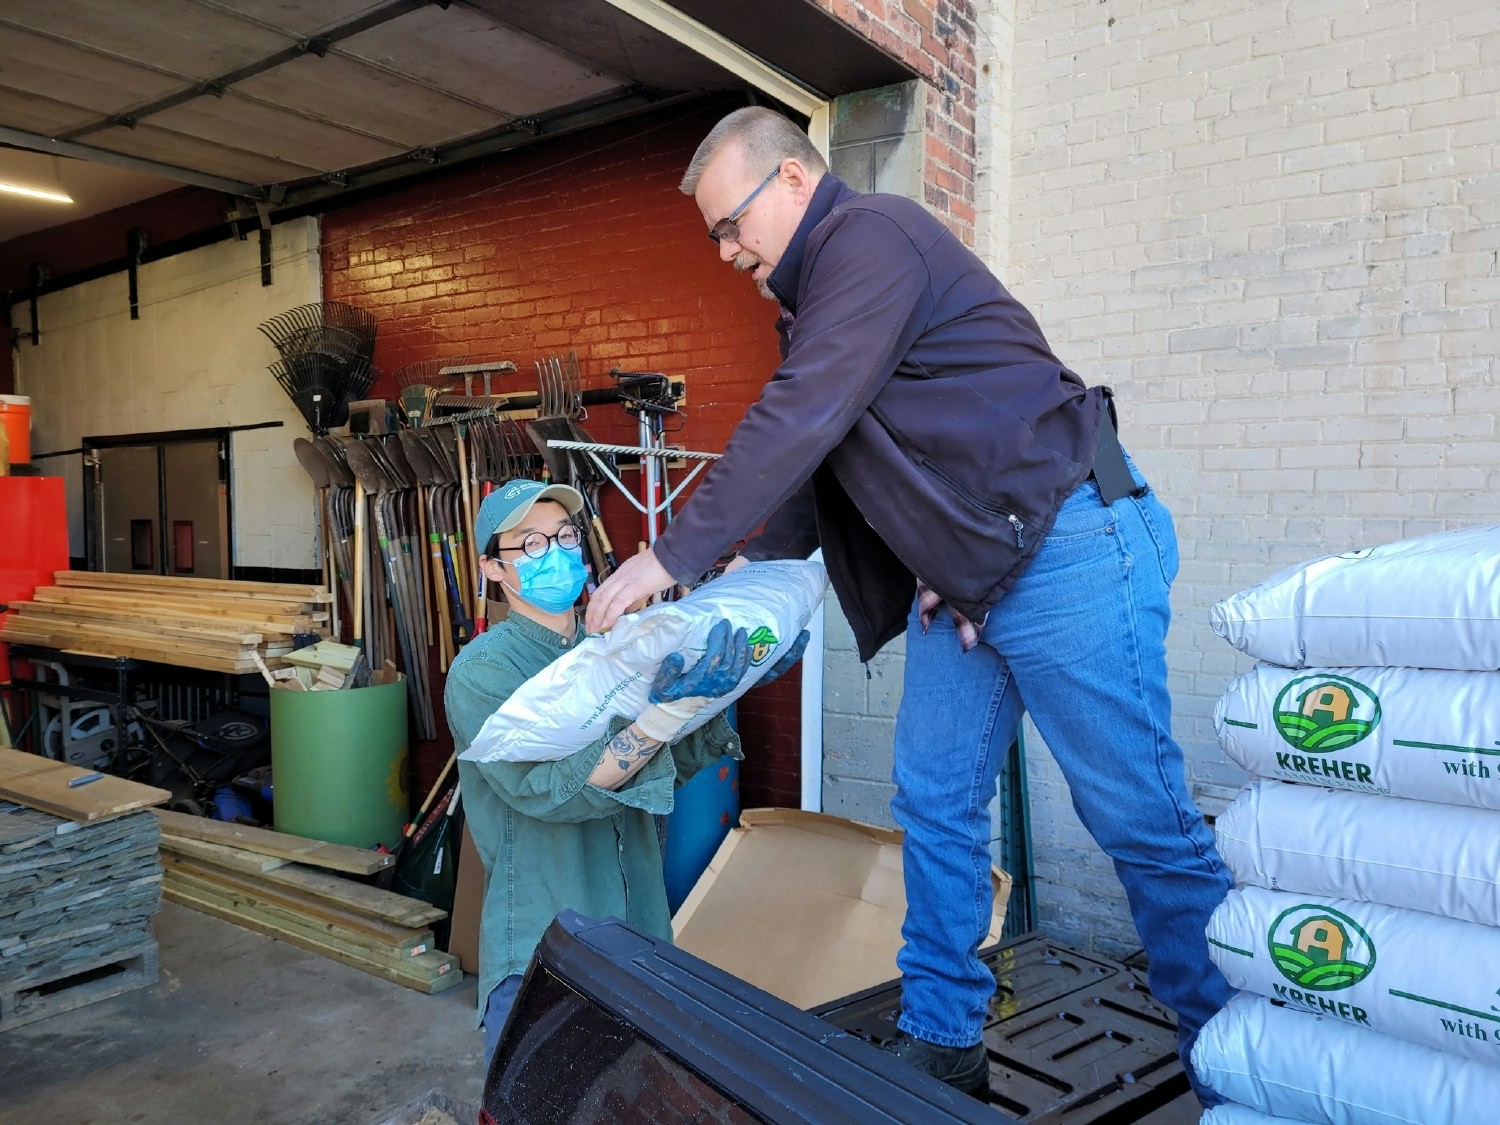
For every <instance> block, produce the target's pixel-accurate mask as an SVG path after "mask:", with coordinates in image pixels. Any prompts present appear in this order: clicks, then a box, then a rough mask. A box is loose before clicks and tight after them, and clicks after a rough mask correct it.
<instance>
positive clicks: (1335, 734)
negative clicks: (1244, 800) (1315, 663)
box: [1214, 664, 1500, 809]
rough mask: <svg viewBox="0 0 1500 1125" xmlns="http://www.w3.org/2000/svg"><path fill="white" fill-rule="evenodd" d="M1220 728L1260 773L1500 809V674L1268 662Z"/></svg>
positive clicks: (1231, 691) (1234, 689) (1227, 748)
mask: <svg viewBox="0 0 1500 1125" xmlns="http://www.w3.org/2000/svg"><path fill="white" fill-rule="evenodd" d="M1214 727H1215V729H1216V730H1217V731H1218V733H1219V745H1220V746H1221V747H1223V749H1224V753H1225V754H1226V755H1227V756H1228V757H1229V759H1230V760H1231V761H1233V762H1234V763H1235V764H1236V765H1238V766H1240V767H1242V768H1243V769H1244V770H1245V771H1246V772H1248V773H1250V774H1253V775H1255V776H1257V777H1276V778H1280V779H1282V780H1283V781H1305V782H1310V783H1311V784H1314V785H1326V786H1329V787H1332V788H1337V789H1357V790H1359V791H1361V792H1365V793H1387V794H1391V795H1392V796H1396V797H1412V798H1415V799H1417V800H1420V801H1441V802H1443V803H1445V804H1450V805H1472V806H1474V807H1476V808H1484V809H1500V672H1447V671H1434V670H1418V669H1410V668H1318V669H1311V670H1302V671H1292V670H1290V669H1287V668H1275V667H1272V666H1270V665H1265V664H1263V665H1260V666H1259V667H1257V668H1254V669H1252V670H1251V671H1250V672H1247V673H1246V674H1245V675H1243V676H1241V677H1240V678H1239V679H1237V680H1235V681H1234V682H1233V683H1232V684H1230V685H1229V687H1228V688H1227V689H1226V690H1225V692H1224V695H1223V696H1222V697H1221V698H1220V700H1219V702H1218V704H1217V706H1215V708H1214Z"/></svg>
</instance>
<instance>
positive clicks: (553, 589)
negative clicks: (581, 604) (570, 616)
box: [513, 543, 589, 613]
mask: <svg viewBox="0 0 1500 1125" xmlns="http://www.w3.org/2000/svg"><path fill="white" fill-rule="evenodd" d="M513 565H514V566H515V569H516V577H517V578H519V579H520V580H521V588H520V589H519V590H517V591H515V592H516V593H517V594H519V595H520V596H521V597H522V598H524V599H525V600H526V601H528V602H530V603H531V604H532V605H534V606H536V607H537V609H539V610H541V611H542V612H543V613H564V612H566V611H567V610H568V609H571V608H572V606H573V603H574V602H576V601H577V600H578V595H579V594H581V593H583V584H584V583H585V582H586V581H588V576H589V572H588V570H587V569H586V568H585V567H584V565H583V550H582V548H580V547H559V546H558V545H557V544H555V543H554V544H553V545H552V546H551V547H550V548H548V550H547V553H546V554H545V555H543V556H542V557H541V558H539V559H533V558H526V557H522V558H519V559H517V560H516V561H515V563H514V564H513Z"/></svg>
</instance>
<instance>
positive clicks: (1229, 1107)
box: [1198, 1102, 1294, 1125]
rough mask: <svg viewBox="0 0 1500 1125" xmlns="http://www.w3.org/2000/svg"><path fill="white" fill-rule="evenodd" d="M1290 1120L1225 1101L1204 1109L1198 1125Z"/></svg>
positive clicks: (1250, 1124) (1268, 1123)
mask: <svg viewBox="0 0 1500 1125" xmlns="http://www.w3.org/2000/svg"><path fill="white" fill-rule="evenodd" d="M1292 1120H1294V1119H1293V1118H1290V1117H1272V1116H1271V1115H1270V1114H1269V1113H1262V1112H1261V1111H1260V1110H1258V1109H1251V1108H1250V1107H1249V1106H1247V1105H1240V1104H1239V1103H1238V1102H1225V1103H1224V1104H1223V1105H1216V1106H1214V1107H1213V1109H1207V1110H1204V1111H1203V1116H1202V1117H1200V1118H1198V1125H1276V1123H1277V1122H1278V1121H1292Z"/></svg>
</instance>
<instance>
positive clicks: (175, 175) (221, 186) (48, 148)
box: [0, 125, 279, 203]
mask: <svg viewBox="0 0 1500 1125" xmlns="http://www.w3.org/2000/svg"><path fill="white" fill-rule="evenodd" d="M0 144H7V145H14V146H15V147H16V148H24V149H26V150H27V151H29V152H45V153H47V154H48V155H49V156H71V157H75V158H76V159H78V160H92V161H93V162H94V163H96V164H110V165H113V166H114V167H116V168H128V169H129V170H130V171H132V172H145V173H146V174H147V175H151V176H162V177H164V178H166V179H169V180H177V181H178V182H179V183H184V184H196V185H197V186H198V187H206V188H212V189H213V190H214V191H223V192H228V193H229V194H230V195H242V196H244V197H245V198H246V199H263V200H270V201H271V202H273V203H274V202H275V201H276V200H277V198H279V196H278V195H277V192H278V191H279V189H277V188H274V187H270V188H267V187H257V186H256V185H255V184H247V183H242V182H241V181H239V180H229V179H225V178H224V177H223V176H210V175H208V174H207V173H204V172H196V171H194V170H193V169H191V168H182V167H179V166H177V165H175V164H164V163H162V162H161V161H159V160H146V159H144V158H142V157H139V156H126V155H125V154H124V153H122V152H110V151H109V150H108V149H104V148H95V147H94V146H93V145H82V144H79V143H78V142H77V141H60V140H57V139H56V138H54V137H43V136H41V135H39V134H37V133H27V132H25V131H24V130H21V129H12V128H9V127H8V126H5V125H0Z"/></svg>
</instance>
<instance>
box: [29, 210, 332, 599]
mask: <svg viewBox="0 0 1500 1125" xmlns="http://www.w3.org/2000/svg"><path fill="white" fill-rule="evenodd" d="M317 245H318V225H317V221H316V220H315V219H301V220H297V221H295V222H291V223H283V224H279V225H277V226H276V227H275V228H274V229H273V238H272V249H271V253H272V263H273V273H272V278H273V284H272V285H270V286H265V287H263V286H262V285H261V283H260V251H259V243H258V242H257V241H256V240H255V239H253V238H251V239H247V240H246V241H244V242H238V241H234V240H230V241H226V242H219V243H216V244H214V245H212V246H206V247H204V248H202V249H199V250H193V251H190V252H188V253H186V254H179V255H176V256H174V257H171V258H165V259H163V260H161V261H159V262H150V263H147V264H145V265H143V266H142V267H141V269H140V281H139V293H140V301H141V316H140V319H139V320H131V319H130V306H129V300H128V288H127V284H126V275H125V274H123V273H120V274H114V275H111V276H109V277H105V278H101V279H99V280H97V281H90V282H86V283H84V284H82V285H78V286H74V287H72V288H70V289H64V290H61V291H60V292H57V293H52V294H49V295H47V296H45V297H43V298H41V300H40V302H39V307H38V315H39V320H40V324H41V342H40V343H39V344H38V345H37V346H36V347H33V346H32V345H31V343H30V341H29V340H27V339H24V338H23V339H22V341H21V344H20V347H19V349H18V350H17V352H16V356H17V363H16V369H17V393H19V394H23V395H29V396H30V397H31V410H32V425H33V429H32V446H33V448H34V449H35V450H36V451H37V452H39V453H43V452H49V451H52V450H64V449H76V448H77V447H78V444H79V442H80V441H81V440H82V439H83V438H85V437H105V436H109V435H111V434H134V433H155V432H161V431H169V430H188V429H207V428H215V427H221V426H236V425H250V424H255V423H259V422H273V421H280V422H283V423H284V425H283V426H282V427H281V428H279V429H265V430H251V431H248V432H245V433H237V434H233V435H231V437H230V458H231V463H232V485H233V491H232V492H231V496H230V503H231V510H232V512H233V540H234V557H233V564H234V565H235V566H247V567H276V568H283V569H310V568H312V567H315V566H317V565H319V563H318V561H317V554H316V551H317V545H316V528H317V520H316V515H315V511H316V502H315V498H314V491H313V487H312V483H311V481H310V480H309V479H308V477H307V474H306V473H304V472H303V471H302V469H301V468H300V466H299V465H298V464H297V460H296V458H295V456H294V455H293V453H292V439H293V438H296V437H306V436H308V431H307V426H306V424H305V423H304V422H303V421H302V417H301V415H300V414H298V413H297V410H296V408H295V407H294V406H293V405H292V402H291V400H290V399H289V398H288V397H287V396H286V394H285V392H283V391H282V389H281V387H280V386H279V385H278V384H277V383H276V380H275V379H274V378H273V377H272V376H271V374H270V373H269V372H268V371H267V370H266V365H267V364H269V363H271V362H272V361H274V360H275V359H276V351H275V349H274V348H273V347H272V346H271V344H270V342H269V341H268V340H266V338H265V337H264V336H262V335H261V334H260V333H259V332H258V331H256V326H257V325H258V324H261V323H262V322H264V321H266V320H268V319H269V318H271V317H273V316H275V315H277V314H278V313H281V312H285V311H286V310H287V309H290V308H293V307H295V306H297V305H302V304H306V303H308V302H310V301H316V300H318V299H319V298H320V296H321V291H322V290H321V287H322V280H321V274H320V272H319V266H318V252H317ZM11 316H12V322H13V323H15V324H19V325H29V324H30V320H29V317H30V313H29V311H28V309H27V307H26V306H25V305H17V306H15V307H14V308H13V309H12V310H11ZM37 464H38V467H39V468H40V469H41V470H42V471H43V472H46V473H48V474H49V475H59V476H65V477H67V480H68V485H67V494H68V538H69V544H70V548H69V549H70V551H71V553H72V554H73V555H74V556H75V557H76V556H81V555H82V554H83V553H84V537H83V478H82V466H81V463H80V459H79V458H78V457H76V456H75V457H59V458H56V459H47V460H43V461H40V462H38V463H37Z"/></svg>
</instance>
